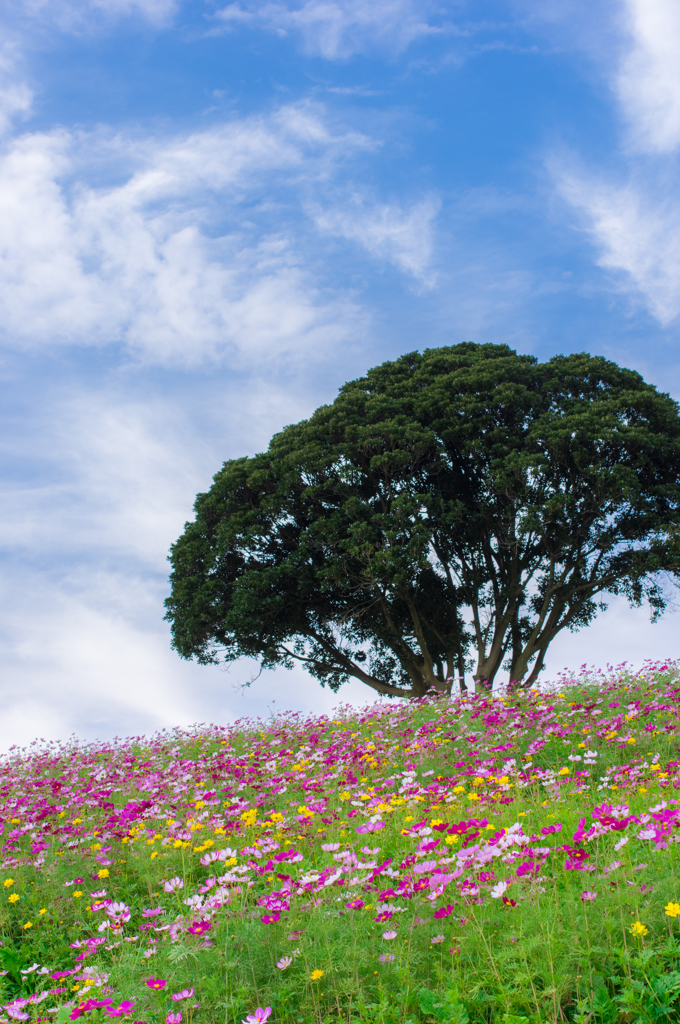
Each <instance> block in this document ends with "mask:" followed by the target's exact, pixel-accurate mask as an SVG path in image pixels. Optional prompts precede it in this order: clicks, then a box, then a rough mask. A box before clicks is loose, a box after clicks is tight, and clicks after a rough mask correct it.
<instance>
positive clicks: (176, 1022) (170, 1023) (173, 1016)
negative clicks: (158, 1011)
mask: <svg viewBox="0 0 680 1024" xmlns="http://www.w3.org/2000/svg"><path fill="white" fill-rule="evenodd" d="M181 1021H182V1014H181V1013H179V1012H177V1013H169V1014H168V1015H167V1017H166V1018H165V1024H181Z"/></svg>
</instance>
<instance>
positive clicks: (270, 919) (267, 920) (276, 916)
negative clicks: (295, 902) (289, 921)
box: [260, 910, 281, 924]
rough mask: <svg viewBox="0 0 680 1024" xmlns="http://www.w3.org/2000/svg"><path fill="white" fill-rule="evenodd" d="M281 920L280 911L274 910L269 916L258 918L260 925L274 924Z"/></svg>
mask: <svg viewBox="0 0 680 1024" xmlns="http://www.w3.org/2000/svg"><path fill="white" fill-rule="evenodd" d="M280 920H281V911H280V910H274V911H273V912H272V913H271V914H265V915H264V917H261V918H260V921H262V924H276V922H277V921H280Z"/></svg>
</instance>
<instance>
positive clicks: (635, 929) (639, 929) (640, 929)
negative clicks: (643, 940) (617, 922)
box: [630, 921, 647, 935]
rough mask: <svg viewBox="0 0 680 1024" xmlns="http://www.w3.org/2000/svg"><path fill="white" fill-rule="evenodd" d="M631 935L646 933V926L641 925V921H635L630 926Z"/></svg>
mask: <svg viewBox="0 0 680 1024" xmlns="http://www.w3.org/2000/svg"><path fill="white" fill-rule="evenodd" d="M630 933H631V935H646V934H647V928H646V927H645V925H643V923H642V921H636V922H635V924H634V925H632V926H631V928H630Z"/></svg>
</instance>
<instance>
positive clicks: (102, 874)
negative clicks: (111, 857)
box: [97, 868, 109, 878]
mask: <svg viewBox="0 0 680 1024" xmlns="http://www.w3.org/2000/svg"><path fill="white" fill-rule="evenodd" d="M108 877H109V869H108V868H101V869H100V870H99V871H98V872H97V878H108Z"/></svg>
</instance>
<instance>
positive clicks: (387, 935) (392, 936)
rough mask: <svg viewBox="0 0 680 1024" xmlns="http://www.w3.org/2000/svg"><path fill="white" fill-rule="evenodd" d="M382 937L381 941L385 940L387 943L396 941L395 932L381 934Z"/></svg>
mask: <svg viewBox="0 0 680 1024" xmlns="http://www.w3.org/2000/svg"><path fill="white" fill-rule="evenodd" d="M382 937H383V939H387V941H388V942H391V941H392V939H396V937H397V933H396V932H394V931H391V932H383V935H382Z"/></svg>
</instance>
